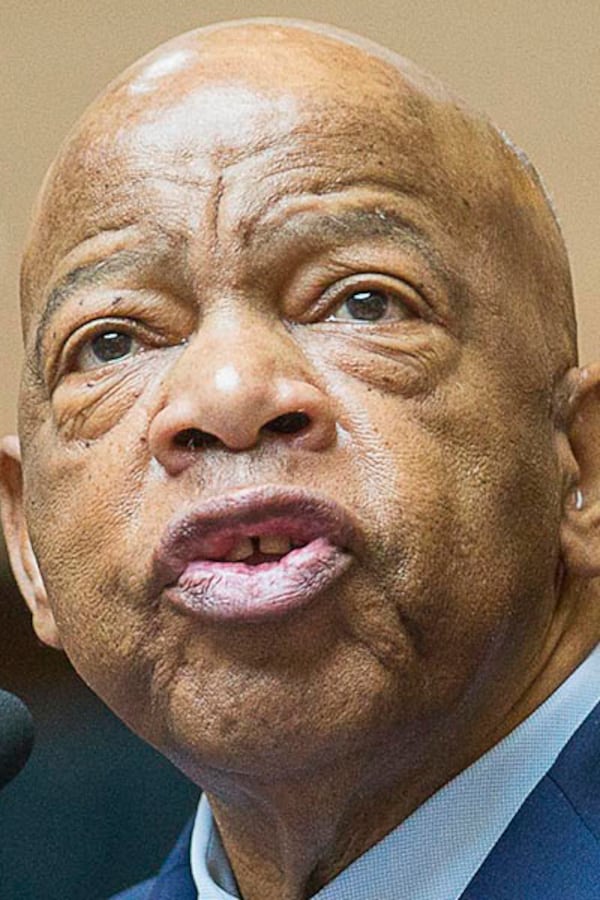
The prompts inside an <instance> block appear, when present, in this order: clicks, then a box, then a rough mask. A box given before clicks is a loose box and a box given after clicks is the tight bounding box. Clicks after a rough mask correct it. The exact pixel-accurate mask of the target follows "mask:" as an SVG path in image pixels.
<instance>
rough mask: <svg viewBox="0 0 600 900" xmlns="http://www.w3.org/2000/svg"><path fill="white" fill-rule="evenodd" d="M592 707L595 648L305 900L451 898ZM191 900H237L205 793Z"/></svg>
mask: <svg viewBox="0 0 600 900" xmlns="http://www.w3.org/2000/svg"><path fill="white" fill-rule="evenodd" d="M599 701H600V645H599V646H598V647H596V649H595V650H594V651H593V652H592V653H591V655H590V656H588V658H587V659H586V660H585V661H584V662H583V663H582V664H581V665H580V666H579V668H578V669H576V670H575V672H573V674H572V675H571V676H570V677H569V678H568V679H567V680H566V681H565V682H564V683H563V684H562V685H561V686H560V687H559V688H558V689H557V690H556V691H555V692H554V693H553V694H552V695H551V696H550V697H549V698H548V699H547V700H546V701H545V703H543V704H542V706H540V707H538V709H536V710H535V711H534V712H533V713H532V714H531V715H530V716H529V718H527V719H526V720H525V721H524V722H522V723H521V724H520V725H519V726H518V727H517V728H515V730H514V731H512V732H511V733H510V734H509V735H507V736H506V737H505V738H504V739H503V740H502V741H500V743H498V744H496V746H495V747H492V749H491V750H488V752H487V753H485V754H484V755H483V756H482V757H480V759H478V760H477V761H476V762H474V763H473V764H472V765H471V766H469V768H467V769H465V770H464V771H463V772H461V773H460V774H459V775H457V776H456V777H455V778H453V779H452V781H449V782H448V783H447V784H446V785H444V786H443V787H442V788H440V790H438V791H437V792H436V793H435V794H433V795H432V796H431V797H430V798H429V799H428V800H427V801H426V802H425V803H423V805H422V806H420V807H418V808H417V809H416V810H415V811H414V812H413V813H412V815H410V816H409V817H408V818H407V819H406V820H405V821H404V822H402V823H401V824H400V825H398V827H397V828H395V829H394V830H393V831H391V832H390V833H389V834H388V835H386V837H384V838H383V839H382V840H381V841H379V843H377V844H375V845H374V846H373V847H371V848H370V849H369V850H367V851H366V852H365V853H363V855H362V856H360V857H358V859H356V860H354V862H352V863H351V864H350V865H349V866H348V867H347V868H346V869H344V870H343V871H342V872H340V874H339V875H338V876H336V878H334V879H333V881H330V882H329V884H326V885H325V887H323V888H321V890H320V891H318V892H317V893H316V894H314V900H457V898H459V897H460V895H461V894H462V892H463V891H464V889H465V888H466V887H467V885H468V884H469V882H470V881H471V879H472V878H473V876H474V874H475V872H477V870H478V869H479V868H480V866H481V864H482V863H483V861H484V860H485V858H486V856H487V855H488V854H489V852H490V851H491V849H492V847H493V846H494V844H495V843H496V842H497V840H498V838H499V837H500V836H501V835H502V833H503V832H504V831H505V829H506V828H507V826H508V825H509V823H510V821H511V820H512V819H513V817H514V816H515V814H516V813H517V812H518V810H519V808H520V807H521V806H522V804H523V803H524V802H525V800H526V799H527V797H528V796H529V794H530V793H531V791H532V790H533V789H534V788H535V786H536V785H537V784H538V782H539V781H541V779H542V778H543V777H544V775H545V774H546V772H548V770H549V769H551V768H552V765H553V764H554V762H555V761H556V759H557V757H558V755H559V754H560V752H561V750H562V749H563V747H564V746H565V745H566V744H567V742H568V741H569V739H570V738H571V737H572V735H573V734H574V733H575V731H576V730H577V729H578V727H579V726H580V725H581V723H582V722H583V720H584V719H585V718H586V717H587V716H588V715H589V713H590V712H591V711H592V709H593V708H594V706H595V705H596V704H597V703H598V702H599ZM191 867H192V875H193V878H194V882H195V884H196V887H197V889H198V898H199V900H234V898H239V894H238V892H237V888H236V884H235V879H234V877H233V874H232V872H231V869H230V866H229V863H228V861H227V856H226V854H225V851H224V848H223V845H222V843H221V840H220V838H219V834H218V831H217V829H216V828H215V825H214V821H213V818H212V814H211V811H210V806H209V803H208V800H207V799H206V796H205V795H204V794H203V795H202V797H201V799H200V804H199V806H198V811H197V814H196V820H195V823H194V829H193V832H192V841H191Z"/></svg>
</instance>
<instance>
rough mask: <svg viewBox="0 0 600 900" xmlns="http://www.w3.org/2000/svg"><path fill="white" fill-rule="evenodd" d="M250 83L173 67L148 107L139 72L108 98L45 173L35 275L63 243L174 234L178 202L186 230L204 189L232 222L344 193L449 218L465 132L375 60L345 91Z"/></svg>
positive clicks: (306, 84)
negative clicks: (366, 190) (373, 190)
mask: <svg viewBox="0 0 600 900" xmlns="http://www.w3.org/2000/svg"><path fill="white" fill-rule="evenodd" d="M353 52H355V51H353ZM359 59H361V57H359ZM354 62H356V60H354ZM208 64H209V63H208V62H207V61H206V60H204V61H203V65H208ZM259 75H260V78H258V79H254V80H252V79H250V78H248V77H245V78H242V77H241V76H240V75H239V74H236V76H235V77H232V76H231V75H229V77H228V78H225V76H223V78H220V77H219V73H218V67H213V71H212V76H211V79H210V80H206V81H205V80H203V79H202V77H201V75H199V73H198V72H197V71H195V72H194V79H193V82H192V84H190V83H189V82H190V79H191V75H190V74H189V73H187V72H184V73H183V75H182V77H181V81H180V82H179V81H177V79H175V83H174V82H173V79H170V80H168V82H167V83H166V85H165V88H164V90H163V89H162V88H158V89H157V92H156V93H157V96H154V95H153V96H152V99H151V100H150V98H148V96H147V95H146V94H144V91H145V87H144V85H145V81H144V77H143V73H142V74H140V75H138V76H137V77H136V78H134V79H132V80H130V81H128V82H126V83H125V84H123V85H120V86H119V87H118V88H117V89H116V90H115V91H114V92H113V93H112V94H110V95H108V97H107V98H106V99H105V101H104V102H103V104H101V105H100V107H99V109H97V110H96V111H95V112H94V113H93V114H91V115H89V116H88V117H87V118H86V119H85V120H84V122H83V123H82V126H81V127H80V129H79V132H78V133H77V134H76V136H75V138H74V139H73V140H72V141H71V142H70V143H69V144H68V145H67V148H66V150H65V152H64V154H63V157H62V159H61V160H60V161H59V163H58V165H57V166H56V167H55V170H54V172H53V174H52V176H51V179H50V184H49V189H48V190H47V191H46V196H45V200H44V203H43V206H42V210H41V216H40V219H39V221H38V232H39V233H41V234H43V241H42V242H39V244H38V247H37V251H38V252H37V254H36V255H37V259H36V262H37V263H41V264H42V265H41V266H40V269H45V276H46V277H48V276H49V274H50V272H51V271H52V268H53V267H54V265H55V264H56V262H57V261H58V260H59V259H60V258H61V257H63V256H65V255H67V254H68V253H69V251H70V250H71V249H72V248H73V247H75V246H76V245H77V243H79V242H81V241H83V240H86V239H87V238H89V237H90V236H92V235H94V234H95V233H97V232H98V231H101V230H103V229H107V230H110V229H115V228H120V227H123V226H125V225H128V224H130V220H131V219H132V218H134V217H136V216H140V215H141V216H145V217H149V218H154V219H155V220H156V222H157V224H158V225H159V226H160V225H162V224H166V223H163V222H162V221H161V220H162V219H163V218H164V217H167V218H169V219H170V220H171V225H172V226H174V227H177V224H178V223H177V209H176V208H177V206H178V205H179V204H182V206H181V208H182V209H183V208H185V217H184V218H185V221H182V222H180V223H179V224H180V225H181V227H184V228H187V229H189V230H194V229H196V230H197V231H200V230H202V228H203V226H204V225H205V224H206V223H205V221H204V218H205V216H206V211H205V210H204V209H203V202H205V201H207V200H210V198H211V197H212V198H213V199H214V198H215V195H216V194H218V195H219V201H220V203H221V207H222V210H221V213H222V215H223V216H225V218H226V217H227V216H228V215H229V216H232V217H234V218H235V217H236V216H238V217H240V218H242V219H244V221H245V222H246V223H247V222H248V221H249V220H251V219H252V218H253V217H255V216H260V215H262V214H264V213H265V212H268V211H269V210H271V209H272V208H273V207H274V205H275V204H276V203H277V202H278V201H280V200H281V199H282V198H285V197H286V196H289V197H293V196H297V195H300V194H303V193H306V192H309V193H312V194H316V195H319V194H326V193H328V192H333V191H336V190H340V189H342V188H344V187H346V186H352V185H372V186H375V187H377V188H379V189H382V190H384V189H388V190H389V191H390V192H391V193H395V194H396V195H398V196H403V197H404V198H405V200H406V202H407V203H408V202H410V201H411V198H416V197H418V198H421V199H423V200H425V201H428V202H429V206H430V207H431V212H432V213H433V214H437V215H439V216H443V217H445V218H451V217H452V215H453V214H454V215H456V214H458V215H461V214H462V212H463V211H464V209H465V201H466V198H465V194H466V193H472V192H473V173H474V171H475V170H476V169H477V168H478V166H479V168H481V160H480V159H478V158H477V157H478V156H480V155H481V154H480V152H479V150H478V148H477V146H476V142H475V141H474V140H473V136H472V135H470V134H469V131H470V130H472V128H473V126H472V125H471V124H470V123H467V122H466V121H465V120H463V119H462V118H461V117H460V116H457V115H456V113H455V111H454V110H453V108H452V107H451V106H450V105H448V104H443V103H437V104H436V103H435V102H434V101H432V100H431V99H430V98H427V97H424V96H421V94H420V93H419V92H417V91H415V90H414V88H413V86H412V85H411V84H410V83H407V82H406V81H404V80H403V79H402V78H400V77H399V76H397V75H395V77H392V76H390V74H389V73H388V72H387V71H386V70H385V68H384V67H383V66H380V65H379V64H378V65H377V66H375V71H374V73H371V71H370V69H369V66H367V67H366V69H365V78H363V79H355V81H356V82H357V83H358V86H357V87H353V88H352V90H349V89H346V88H345V87H343V86H342V85H340V84H339V81H338V80H337V79H336V78H332V77H330V78H329V79H328V80H324V78H323V72H322V71H318V70H315V69H311V70H310V77H305V78H304V79H303V80H301V82H300V80H299V79H298V83H296V80H295V79H294V77H292V76H290V77H287V74H286V83H285V85H282V86H279V85H275V86H273V84H271V86H269V87H267V86H266V85H265V84H264V83H263V82H264V80H265V79H264V75H265V73H264V72H263V71H262V70H260V71H259ZM257 81H258V83H256V82H257ZM290 82H291V83H290ZM367 82H369V83H368V84H367ZM140 85H141V87H140ZM457 138H458V141H457ZM468 157H469V158H468ZM467 171H469V172H470V175H469V180H467V179H465V178H464V173H465V172H467ZM466 202H468V201H466ZM40 251H41V252H40Z"/></svg>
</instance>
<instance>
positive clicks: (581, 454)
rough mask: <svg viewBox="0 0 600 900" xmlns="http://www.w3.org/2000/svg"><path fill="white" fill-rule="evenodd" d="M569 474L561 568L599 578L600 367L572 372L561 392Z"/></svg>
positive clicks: (584, 575) (597, 365) (591, 366)
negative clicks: (562, 564) (568, 451)
mask: <svg viewBox="0 0 600 900" xmlns="http://www.w3.org/2000/svg"><path fill="white" fill-rule="evenodd" d="M562 396H563V399H564V405H565V412H564V417H563V418H564V421H565V428H566V436H567V438H568V445H569V448H570V454H569V456H570V461H569V466H568V468H569V469H570V472H569V477H568V479H567V491H566V496H565V500H564V513H563V521H562V526H561V547H562V556H563V560H564V563H565V565H566V568H567V570H568V571H569V572H571V573H572V574H574V575H576V576H578V577H580V578H595V577H596V576H598V575H600V363H595V364H593V365H590V366H586V367H585V368H583V369H574V370H572V371H571V372H569V373H568V375H567V376H566V378H565V382H564V386H563V389H562Z"/></svg>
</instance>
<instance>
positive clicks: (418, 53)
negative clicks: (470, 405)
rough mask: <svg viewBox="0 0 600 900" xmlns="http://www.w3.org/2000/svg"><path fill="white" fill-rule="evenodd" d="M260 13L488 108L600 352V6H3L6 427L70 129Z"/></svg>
mask: <svg viewBox="0 0 600 900" xmlns="http://www.w3.org/2000/svg"><path fill="white" fill-rule="evenodd" d="M251 15H286V16H299V17H304V18H311V19H320V20H322V21H329V22H332V23H334V24H337V25H341V26H344V27H347V28H350V29H352V30H355V31H358V32H361V33H363V34H365V35H367V36H369V37H371V38H373V39H375V40H379V41H381V42H383V43H386V44H388V45H389V46H390V47H393V48H394V49H396V50H398V51H400V52H401V53H404V54H406V55H408V56H411V57H412V58H414V59H415V60H416V61H417V62H419V63H420V64H421V65H422V66H424V67H425V68H429V69H431V70H432V71H433V72H435V73H436V74H437V75H439V76H440V77H441V78H442V79H443V80H445V81H446V82H448V83H449V85H450V86H452V87H453V88H454V89H455V90H457V91H458V92H459V93H461V94H462V95H463V96H465V97H466V98H467V99H468V100H470V101H471V103H472V104H474V105H475V106H477V107H479V108H482V109H484V110H486V111H487V112H489V113H490V114H491V115H492V117H493V118H494V119H495V120H496V122H497V123H499V124H500V125H501V126H502V127H503V128H505V129H506V130H507V131H508V133H509V134H510V135H511V136H512V137H513V139H514V140H515V141H516V142H517V143H519V144H520V145H521V146H523V147H524V148H525V149H526V150H527V152H528V153H529V155H530V156H531V157H532V158H533V160H534V162H535V163H536V164H537V165H538V167H539V168H540V170H541V171H542V173H543V174H544V176H545V180H546V182H547V184H548V186H549V188H550V191H551V193H552V195H553V196H554V198H555V201H556V204H557V207H558V210H559V213H560V217H561V220H562V223H563V228H564V231H565V235H566V239H567V244H568V246H569V247H570V251H571V258H572V264H573V270H574V276H575V285H576V291H577V300H578V306H579V311H580V323H581V324H580V345H581V350H582V358H583V359H584V360H585V361H588V360H590V359H591V358H592V357H594V356H595V355H598V356H600V303H599V302H598V301H599V300H600V227H599V218H598V187H599V182H600V115H599V113H600V103H599V100H600V51H599V35H600V2H599V0H570V2H568V0H503V2H500V0H419V2H417V3H415V2H408V0H406V2H405V0H362V2H357V0H350V2H346V3H343V2H341V0H321V2H315V0H305V2H300V0H272V2H270V3H265V2H262V0H221V2H219V0H207V2H203V3H200V2H186V0H94V2H90V0H37V2H35V0H0V431H6V430H8V429H12V427H13V426H14V421H15V416H14V404H15V395H16V388H17V381H18V368H19V362H20V351H19V331H18V319H17V312H16V304H17V287H16V285H17V267H18V263H17V260H18V254H19V247H20V245H21V243H22V240H23V236H24V232H25V228H26V222H27V218H28V213H29V209H30V207H31V204H32V202H33V198H34V195H35V192H36V190H37V188H38V185H39V183H40V180H41V178H42V176H43V173H44V170H45V168H46V166H47V165H48V163H49V162H50V160H51V158H52V156H53V155H54V153H55V151H56V149H57V147H58V144H59V142H60V141H61V139H62V137H63V136H64V134H65V132H66V131H67V130H68V128H69V126H70V125H71V124H72V122H73V121H74V120H75V119H76V118H77V116H78V114H79V113H80V112H81V111H82V109H83V108H84V106H85V105H86V104H87V103H88V102H89V101H90V100H91V99H92V98H93V97H94V95H95V94H96V93H97V92H98V91H99V90H100V89H101V88H102V87H103V85H104V84H105V83H106V82H107V81H108V80H110V78H112V77H113V76H114V75H115V74H117V72H118V71H119V70H120V69H122V68H123V67H124V66H125V65H127V64H128V63H130V62H131V61H133V60H134V59H135V58H136V57H137V56H139V55H140V54H141V53H143V52H145V51H146V50H148V49H150V48H151V47H153V46H154V45H156V44H158V43H160V42H161V41H163V40H165V39H166V38H168V37H170V36H172V35H174V34H177V33H178V32H180V31H183V30H186V29H189V28H193V27H195V26H198V25H202V24H207V23H209V22H214V21H218V20H220V19H230V18H240V17H245V16H251Z"/></svg>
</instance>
